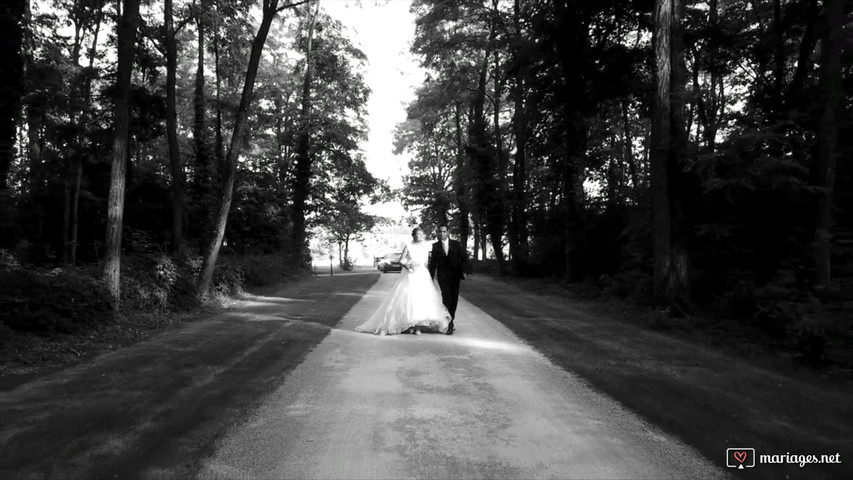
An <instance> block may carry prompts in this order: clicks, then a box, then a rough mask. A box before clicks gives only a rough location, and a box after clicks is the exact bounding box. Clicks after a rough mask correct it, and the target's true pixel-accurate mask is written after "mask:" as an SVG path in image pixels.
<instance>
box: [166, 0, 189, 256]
mask: <svg viewBox="0 0 853 480" xmlns="http://www.w3.org/2000/svg"><path fill="white" fill-rule="evenodd" d="M163 22H164V25H165V27H166V33H165V37H164V43H165V45H164V46H165V50H166V139H167V142H168V147H169V166H170V167H171V170H172V249H173V252H174V253H176V254H177V255H183V253H184V204H185V202H184V165H183V162H182V160H181V151H180V144H179V143H178V107H177V98H176V97H177V95H176V88H177V70H178V45H177V41H176V39H175V24H174V17H173V14H172V0H165V4H164V7H163Z"/></svg>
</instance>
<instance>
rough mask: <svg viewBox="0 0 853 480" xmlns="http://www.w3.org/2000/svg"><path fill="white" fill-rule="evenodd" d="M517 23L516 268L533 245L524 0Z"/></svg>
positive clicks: (512, 232) (516, 9) (512, 236)
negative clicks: (529, 216) (529, 222)
mask: <svg viewBox="0 0 853 480" xmlns="http://www.w3.org/2000/svg"><path fill="white" fill-rule="evenodd" d="M513 23H514V26H515V41H516V46H515V55H516V57H517V58H516V64H517V66H516V70H515V84H514V85H513V98H514V100H515V105H514V107H515V108H514V112H513V115H512V131H513V136H514V137H515V162H514V163H513V167H512V199H511V202H510V221H509V229H508V230H509V232H508V236H509V242H510V243H509V251H510V255H511V256H512V259H513V263H514V264H515V270H516V272H519V273H520V272H523V271H524V270H525V269H526V265H527V261H528V259H529V257H530V246H529V243H528V239H527V237H528V232H527V191H526V187H527V130H528V125H527V105H526V104H525V94H526V93H525V89H526V88H527V76H528V73H527V72H528V62H527V57H526V55H527V54H526V53H524V52H522V42H523V41H524V36H523V32H522V29H521V0H515V1H514V2H513Z"/></svg>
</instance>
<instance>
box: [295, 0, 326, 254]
mask: <svg viewBox="0 0 853 480" xmlns="http://www.w3.org/2000/svg"><path fill="white" fill-rule="evenodd" d="M319 9H320V0H315V8H314V13H313V14H312V15H311V18H310V20H309V22H308V45H307V51H306V53H305V77H304V78H303V81H302V111H301V114H300V125H299V140H298V143H297V152H296V168H295V170H296V171H295V178H294V185H293V207H292V208H293V237H292V249H293V258H294V262H295V265H296V267H297V268H300V269H301V268H302V267H303V266H304V265H305V262H306V259H305V258H304V250H305V241H306V239H307V232H306V226H305V209H306V208H307V204H308V195H309V193H310V188H311V163H312V159H311V152H310V128H311V125H310V116H311V80H312V76H313V65H312V58H311V53H312V52H311V49H312V47H313V39H314V22H315V21H316V20H317V13H318V11H319Z"/></svg>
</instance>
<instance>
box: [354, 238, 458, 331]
mask: <svg viewBox="0 0 853 480" xmlns="http://www.w3.org/2000/svg"><path fill="white" fill-rule="evenodd" d="M430 248H431V245H430V244H429V243H427V242H426V241H425V236H424V232H423V230H421V229H420V228H415V229H414V230H412V243H410V244H408V245H406V248H404V249H403V254H402V255H401V257H400V263H402V264H403V270H402V271H401V272H400V280H399V281H397V284H396V285H394V288H393V289H392V290H391V293H390V294H389V295H388V297H387V298H385V301H383V302H382V305H380V306H379V309H378V310H376V313H374V314H373V315H372V316H371V317H370V318H369V319H368V320H367V321H366V322H364V323H362V324H361V325H359V326H358V327H356V328H355V329H356V331H358V332H369V333H375V334H377V335H393V334H397V333H404V332H412V333H414V334H420V332H421V330H424V331H431V332H439V333H445V332H447V325H448V324H449V323H450V313H448V311H447V308H445V307H444V305H443V304H442V303H441V293H440V292H439V290H438V287H436V285H435V283H433V280H432V278H431V277H430V276H429V270H428V269H427V263H428V260H429V252H430Z"/></svg>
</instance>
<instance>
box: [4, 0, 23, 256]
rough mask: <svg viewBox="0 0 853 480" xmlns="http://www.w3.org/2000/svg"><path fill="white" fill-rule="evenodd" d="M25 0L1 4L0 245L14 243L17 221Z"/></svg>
mask: <svg viewBox="0 0 853 480" xmlns="http://www.w3.org/2000/svg"><path fill="white" fill-rule="evenodd" d="M25 11H26V3H25V1H24V0H10V1H8V2H3V4H2V6H0V29H2V32H3V34H2V35H3V37H2V38H3V41H2V44H0V65H3V73H4V77H5V78H4V79H3V81H4V88H0V248H2V247H5V248H8V247H12V246H13V245H12V244H13V242H14V240H15V239H14V235H13V234H12V231H13V229H14V225H15V221H14V218H13V216H12V196H11V192H10V189H9V171H10V170H11V167H12V161H13V159H14V157H15V136H16V130H17V126H18V121H19V120H20V118H21V97H22V95H23V82H22V79H23V74H24V55H23V52H22V47H23V41H24V19H25Z"/></svg>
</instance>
